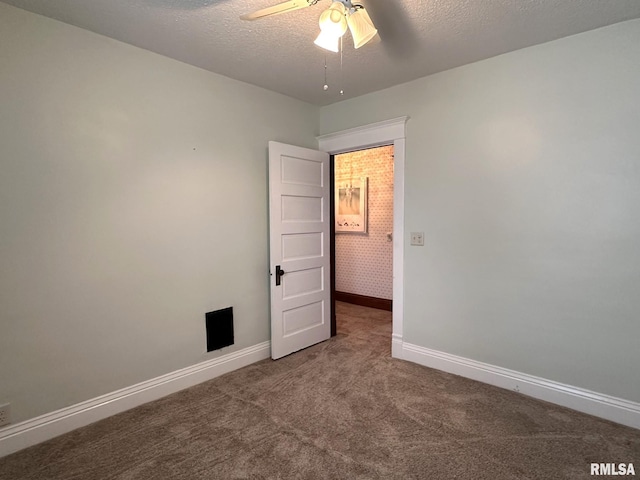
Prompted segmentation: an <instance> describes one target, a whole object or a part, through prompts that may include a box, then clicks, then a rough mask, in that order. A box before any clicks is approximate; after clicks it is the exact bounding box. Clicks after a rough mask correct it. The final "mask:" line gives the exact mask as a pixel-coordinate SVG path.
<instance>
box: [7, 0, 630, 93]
mask: <svg viewBox="0 0 640 480" xmlns="http://www.w3.org/2000/svg"><path fill="white" fill-rule="evenodd" d="M2 1H4V2H5V3H8V4H11V5H14V6H17V7H20V8H24V9H25V10H29V11H31V12H35V13H39V14H42V15H45V16H47V17H51V18H55V19H58V20H61V21H63V22H66V23H70V24H72V25H76V26H78V27H81V28H84V29H87V30H90V31H93V32H96V33H100V34H102V35H106V36H108V37H112V38H115V39H117V40H121V41H123V42H126V43H129V44H132V45H136V46H138V47H141V48H144V49H147V50H151V51H153V52H156V53H159V54H162V55H166V56H168V57H171V58H175V59H177V60H180V61H183V62H186V63H189V64H192V65H195V66H198V67H202V68H204V69H207V70H210V71H212V72H216V73H219V74H222V75H225V76H228V77H231V78H234V79H237V80H241V81H244V82H248V83H252V84H254V85H259V86H261V87H264V88H267V89H270V90H274V91H276V92H280V93H284V94H285V95H289V96H292V97H295V98H298V99H301V100H305V101H307V102H309V103H313V104H316V105H328V104H330V103H334V102H337V101H340V100H343V99H346V98H351V97H355V96H358V95H362V94H365V93H368V92H372V91H375V90H379V89H382V88H386V87H390V86H392V85H397V84H400V83H404V82H407V81H410V80H413V79H416V78H419V77H422V76H425V75H429V74H432V73H436V72H440V71H443V70H447V69H449V68H453V67H456V66H460V65H464V64H467V63H471V62H475V61H478V60H482V59H485V58H489V57H492V56H495V55H499V54H501V53H505V52H509V51H513V50H517V49H520V48H523V47H527V46H530V45H535V44H539V43H543V42H548V41H550V40H555V39H557V38H561V37H565V36H568V35H573V34H576V33H579V32H584V31H587V30H591V29H594V28H598V27H602V26H605V25H610V24H613V23H617V22H620V21H624V20H629V19H632V18H639V17H640V0H416V1H410V0H395V1H394V0H362V2H359V3H362V4H363V5H364V6H365V7H366V8H367V10H368V11H369V13H370V15H371V18H372V19H373V21H374V23H375V24H376V27H377V28H378V31H379V33H380V37H379V38H377V39H376V41H374V42H371V43H369V44H367V45H365V46H364V47H362V48H360V49H358V50H354V48H353V43H352V39H351V36H350V34H349V33H348V32H347V34H346V35H345V43H344V45H345V48H344V67H343V72H342V75H341V74H340V55H339V54H334V53H327V54H326V58H327V64H328V69H327V71H328V83H329V86H330V88H329V90H327V91H324V90H323V88H322V87H323V84H324V61H325V53H324V50H321V49H320V48H318V47H316V46H315V45H314V44H313V40H314V39H315V37H316V35H317V33H318V31H319V30H318V24H317V21H318V17H319V16H320V13H321V12H322V10H323V9H325V8H327V7H328V6H329V5H330V1H329V0H320V1H319V2H318V4H317V5H315V6H312V7H309V8H304V9H301V10H296V11H293V12H289V13H285V14H282V15H279V16H274V17H268V18H263V19H260V20H256V21H253V22H247V21H242V20H240V19H239V16H240V15H241V14H243V13H247V12H251V11H253V10H257V9H259V8H264V7H267V6H271V5H274V4H276V3H278V2H279V1H280V0H246V1H232V0H92V1H90V0H56V1H52V0H2ZM340 88H343V89H344V96H340V94H339V91H340Z"/></svg>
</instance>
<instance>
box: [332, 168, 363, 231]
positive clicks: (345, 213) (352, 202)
mask: <svg viewBox="0 0 640 480" xmlns="http://www.w3.org/2000/svg"><path fill="white" fill-rule="evenodd" d="M335 195H336V197H335V198H336V200H335V205H336V233H367V177H359V178H346V177H344V178H337V179H336V191H335Z"/></svg>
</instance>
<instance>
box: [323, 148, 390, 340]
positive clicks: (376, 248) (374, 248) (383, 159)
mask: <svg viewBox="0 0 640 480" xmlns="http://www.w3.org/2000/svg"><path fill="white" fill-rule="evenodd" d="M331 160H332V161H331V170H332V172H331V174H332V175H331V178H332V202H331V203H332V207H331V212H332V217H333V222H332V226H333V228H332V230H333V231H332V233H331V237H332V238H331V250H332V252H331V258H332V281H331V289H332V315H331V319H332V328H331V332H332V335H335V334H336V333H337V331H338V329H341V325H340V322H341V321H343V322H344V321H347V320H346V318H348V317H349V315H347V314H346V312H350V313H352V316H353V315H355V316H359V315H360V316H362V315H367V316H370V317H371V318H374V317H376V318H386V317H388V318H389V319H390V313H388V314H384V315H382V316H381V315H378V313H382V312H376V311H373V310H369V309H371V308H373V309H376V310H383V311H385V312H391V311H392V305H393V303H392V302H393V227H394V219H393V214H394V204H393V201H394V145H393V144H390V145H383V146H378V147H374V148H367V149H362V150H354V151H350V152H346V153H340V154H336V155H333V156H332V158H331ZM336 302H340V305H341V307H340V308H338V309H337V310H336ZM356 306H357V307H356ZM362 307H365V308H362ZM336 311H337V315H336ZM340 312H342V313H343V314H345V315H340Z"/></svg>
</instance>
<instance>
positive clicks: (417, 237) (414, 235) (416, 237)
mask: <svg viewBox="0 0 640 480" xmlns="http://www.w3.org/2000/svg"><path fill="white" fill-rule="evenodd" d="M411 245H417V246H419V247H422V246H423V245H424V232H411Z"/></svg>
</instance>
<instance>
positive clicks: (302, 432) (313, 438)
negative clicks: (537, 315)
mask: <svg viewBox="0 0 640 480" xmlns="http://www.w3.org/2000/svg"><path fill="white" fill-rule="evenodd" d="M337 310H338V328H339V334H338V336H337V337H335V338H333V339H331V340H329V341H327V342H324V343H322V344H320V345H316V346H314V347H311V348H308V349H306V350H304V351H302V352H298V353H296V354H293V355H290V356H288V357H286V358H284V359H281V360H278V361H276V362H274V361H271V360H265V361H262V362H259V363H256V364H254V365H251V366H249V367H246V368H243V369H241V370H238V371H236V372H233V373H230V374H228V375H225V376H222V377H219V378H217V379H215V380H212V381H209V382H206V383H204V384H201V385H198V386H196V387H193V388H190V389H188V390H184V391H182V392H179V393H177V394H174V395H171V396H169V397H166V398H163V399H161V400H159V401H156V402H153V403H149V404H146V405H143V406H141V407H138V408H135V409H133V410H130V411H128V412H124V413H122V414H119V415H116V416H114V417H111V418H108V419H106V420H103V421H100V422H97V423H95V424H93V425H89V426H87V427H84V428H81V429H78V430H76V431H74V432H71V433H68V434H66V435H63V436H61V437H58V438H56V439H53V440H51V441H48V442H46V443H43V444H40V445H37V446H34V447H31V448H28V449H26V450H23V451H21V452H18V453H16V454H13V455H10V456H8V457H5V458H3V459H0V479H3V480H22V479H24V480H26V479H32V480H36V479H37V480H49V479H51V480H53V479H83V480H84V479H87V480H100V479H114V480H115V479H118V480H124V479H132V480H133V479H136V480H138V479H142V480H146V479H189V480H192V479H249V478H251V479H272V478H273V479H298V478H300V479H414V478H415V479H450V478H458V479H491V480H499V479H561V478H568V479H581V478H594V477H591V476H590V463H591V462H598V463H600V462H616V463H618V462H624V463H630V462H634V465H635V468H636V471H638V470H640V431H639V430H635V429H632V428H627V427H623V426H620V425H616V424H613V423H610V422H607V421H604V420H600V419H597V418H594V417H590V416H588V415H583V414H580V413H577V412H574V411H571V410H568V409H565V408H561V407H557V406H554V405H551V404H549V403H545V402H541V401H538V400H534V399H531V398H528V397H525V396H523V395H520V394H518V393H515V392H511V391H507V390H502V389H499V388H495V387H491V386H488V385H484V384H481V383H477V382H474V381H471V380H467V379H464V378H461V377H456V376H454V375H450V374H446V373H443V372H439V371H436V370H432V369H428V368H425V367H421V366H419V365H415V364H411V363H408V362H404V361H400V360H395V359H392V358H391V357H390V334H391V317H390V314H389V313H388V312H384V311H380V310H373V309H368V308H364V307H356V306H353V305H348V304H342V303H339V304H338V305H337ZM638 473H639V474H640V472H638ZM636 478H637V476H636Z"/></svg>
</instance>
